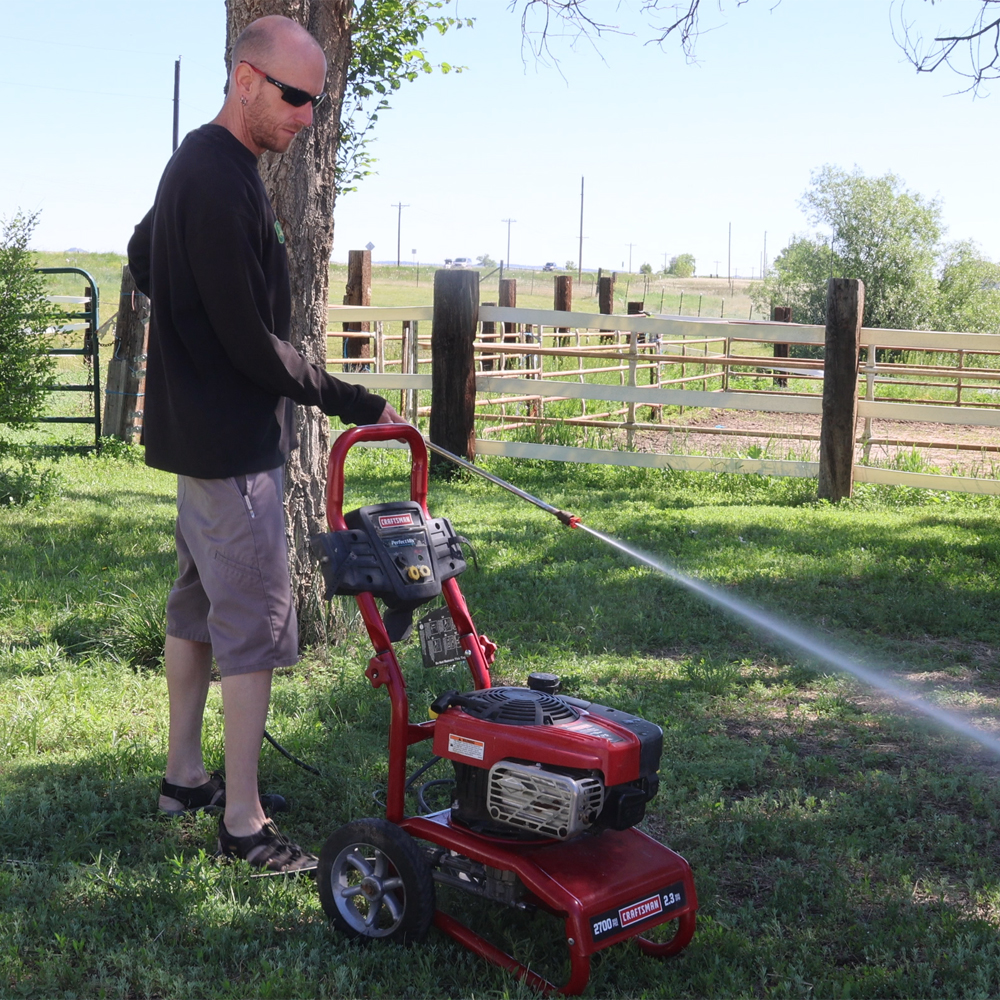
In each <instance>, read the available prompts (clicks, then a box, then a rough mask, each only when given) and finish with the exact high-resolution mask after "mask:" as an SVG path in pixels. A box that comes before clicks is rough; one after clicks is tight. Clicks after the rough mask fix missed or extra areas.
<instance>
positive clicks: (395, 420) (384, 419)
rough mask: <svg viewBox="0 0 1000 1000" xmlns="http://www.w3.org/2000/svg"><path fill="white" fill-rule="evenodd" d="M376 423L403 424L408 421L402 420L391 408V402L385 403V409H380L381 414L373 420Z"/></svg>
mask: <svg viewBox="0 0 1000 1000" xmlns="http://www.w3.org/2000/svg"><path fill="white" fill-rule="evenodd" d="M375 423H377V424H405V423H408V421H407V420H404V419H403V418H402V417H401V416H400V415H399V414H398V413H397V412H396V410H395V409H394V408H393V406H392V404H391V403H386V404H385V409H384V410H383V411H382V416H380V417H379V418H378V420H376V421H375Z"/></svg>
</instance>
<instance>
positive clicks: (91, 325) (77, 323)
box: [35, 267, 101, 452]
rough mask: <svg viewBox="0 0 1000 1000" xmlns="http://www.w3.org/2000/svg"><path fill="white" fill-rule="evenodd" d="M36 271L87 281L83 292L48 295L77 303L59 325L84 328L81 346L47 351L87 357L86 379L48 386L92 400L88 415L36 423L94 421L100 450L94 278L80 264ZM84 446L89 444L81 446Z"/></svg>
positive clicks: (64, 328)
mask: <svg viewBox="0 0 1000 1000" xmlns="http://www.w3.org/2000/svg"><path fill="white" fill-rule="evenodd" d="M35 270H36V271H37V272H38V273H39V274H79V275H80V276H81V277H83V278H84V279H86V282H87V285H86V287H85V288H84V290H83V295H50V296H49V297H48V298H49V301H50V302H55V303H58V304H60V305H69V306H80V307H81V308H80V311H79V312H68V313H67V314H66V320H67V322H66V323H65V324H64V325H63V326H62V327H60V328H59V329H60V332H63V333H65V332H68V331H71V330H83V346H82V347H54V348H52V350H50V351H49V354H50V355H52V356H59V357H64V356H66V355H77V356H79V357H82V358H83V359H84V362H85V365H86V363H87V362H88V361H89V365H87V367H89V369H90V375H89V379H90V380H89V382H86V383H83V384H72V383H54V384H53V385H52V386H51V389H52V391H53V392H82V393H87V394H88V396H89V397H90V399H91V401H92V410H93V413H92V415H91V416H88V417H39V418H38V422H39V423H48V424H93V425H94V445H93V447H94V448H95V449H96V450H97V451H98V452H99V451H100V450H101V386H100V382H101V359H100V354H99V345H98V340H97V337H98V330H99V329H100V325H101V324H100V315H99V305H100V303H99V295H98V289H97V282H96V281H94V279H93V278H92V277H91V276H90V275H89V274H88V273H87V272H86V271H84V270H83V269H82V268H79V267H36V268H35ZM64 447H66V448H76V447H80V446H79V445H65V446H64ZM83 447H85V448H87V449H89V448H90V446H89V445H85V446H83Z"/></svg>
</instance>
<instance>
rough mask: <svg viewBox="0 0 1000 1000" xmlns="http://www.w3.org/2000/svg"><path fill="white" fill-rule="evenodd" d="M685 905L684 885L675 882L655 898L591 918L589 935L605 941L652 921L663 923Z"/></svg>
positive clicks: (648, 897)
mask: <svg viewBox="0 0 1000 1000" xmlns="http://www.w3.org/2000/svg"><path fill="white" fill-rule="evenodd" d="M682 906H684V883H683V882H675V883H674V884H673V885H668V886H667V887H666V888H665V889H661V890H660V891H659V892H656V893H653V894H652V895H649V896H645V897H644V898H642V899H637V900H635V901H634V902H631V903H627V904H626V905H625V906H620V907H617V908H616V909H614V910H605V912H604V913H598V914H597V915H596V916H593V917H591V918H590V933H591V935H592V936H593V939H594V941H595V942H600V941H604V940H605V939H607V938H611V937H616V936H618V935H620V934H622V933H624V932H627V931H628V930H629V928H631V927H637V926H639V925H640V924H645V923H647V922H650V921H652V922H654V923H660V922H661V921H663V920H665V919H668V918H669V915H670V914H671V913H672V912H673V911H675V910H678V909H680V908H681V907H682Z"/></svg>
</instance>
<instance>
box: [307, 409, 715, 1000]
mask: <svg viewBox="0 0 1000 1000" xmlns="http://www.w3.org/2000/svg"><path fill="white" fill-rule="evenodd" d="M392 440H395V441H402V442H404V443H405V444H407V445H409V448H410V454H411V459H412V465H411V469H410V499H411V500H415V501H416V502H417V503H419V504H420V506H421V508H422V510H423V511H424V514H425V515H426V516H427V517H428V518H429V517H430V514H429V512H428V510H427V471H428V462H427V446H426V445H425V444H424V440H423V438H422V437H421V435H420V432H419V431H418V430H417V429H416V428H415V427H412V426H411V425H410V424H369V425H367V426H360V427H354V428H351V429H350V430H347V431H344V432H343V433H342V434H341V435H340V436H339V437H338V438H337V440H336V441H335V442H334V445H333V448H332V449H331V451H330V458H329V461H328V463H327V487H326V514H327V523H328V524H329V526H330V530H331V531H342V530H344V529H346V528H347V523H346V522H345V520H344V514H343V502H344V461H345V459H346V457H347V453H348V451H350V449H351V447H352V446H353V445H355V444H357V443H358V442H360V441H392ZM441 592H442V595H443V597H444V600H445V603H446V604H447V606H448V610H449V612H450V613H451V617H452V620H453V621H454V623H455V627H456V629H457V631H458V634H459V639H460V642H461V645H462V649H463V650H464V652H465V658H466V662H467V663H468V666H469V671H470V673H471V674H472V680H473V683H474V684H475V686H476V688H488V687H489V686H490V674H489V666H490V664H491V663H492V662H493V656H494V653H495V652H496V646H495V645H494V644H493V643H492V642H490V640H489V639H487V638H486V636H481V635H480V634H479V633H478V632H477V631H476V627H475V625H474V624H473V622H472V618H471V616H470V614H469V609H468V607H467V606H466V603H465V598H464V597H463V596H462V592H461V591H460V590H459V587H458V582H457V580H455V579H454V578H453V579H451V580H446V581H444V583H443V584H442V587H441ZM355 599H356V600H357V603H358V608H359V609H360V611H361V617H362V618H363V620H364V623H365V629H366V630H367V632H368V636H369V638H370V639H371V642H372V646H373V647H374V649H375V655H374V656H373V657H372V658H371V659H370V660H369V661H368V668H367V670H366V671H365V675H366V676H367V677H368V679H369V681H370V682H371V685H372V687H374V688H379V687H383V686H385V687H386V688H387V689H388V694H389V701H390V704H391V709H392V712H391V718H390V722H389V787H388V793H387V797H386V810H385V812H386V819H388V820H389V821H390V822H393V823H397V824H399V825H400V826H401V827H402V828H403V829H404V830H406V831H407V832H408V833H410V835H411V836H414V837H417V838H419V839H423V840H428V841H430V842H431V843H434V844H437V845H439V846H441V847H446V848H449V849H451V850H458V851H459V853H462V854H466V855H467V856H471V857H474V858H477V859H478V860H480V861H482V862H485V863H486V864H490V865H493V866H495V867H499V868H504V869H513V870H515V871H516V872H517V873H518V875H519V877H520V878H521V879H522V881H523V882H524V884H525V886H526V888H527V889H528V891H529V892H530V893H531V894H532V896H534V897H535V899H536V901H538V902H539V903H540V904H542V905H543V906H544V908H546V909H549V910H551V911H552V912H553V913H559V914H562V915H564V916H565V920H566V943H567V947H568V948H569V957H570V977H569V979H568V980H567V982H566V983H565V985H563V986H562V987H556V986H554V985H553V984H552V983H550V982H549V981H548V980H547V979H544V978H543V977H542V976H539V975H538V974H537V973H535V972H532V971H531V970H530V969H528V968H527V966H525V965H522V964H521V963H520V962H518V961H517V960H516V959H515V958H512V957H511V956H510V955H507V954H506V953H505V952H503V951H501V950H500V949H499V948H497V947H495V946H494V945H493V944H491V943H490V942H489V941H487V940H486V939H485V938H483V937H481V936H480V935H478V934H476V933H475V932H474V931H472V930H470V929H469V928H468V927H465V926H463V925H462V924H460V923H459V922H458V921H457V920H455V919H454V918H452V917H450V916H448V914H446V913H442V912H441V911H440V910H439V911H437V912H436V913H435V915H434V923H435V925H436V926H437V927H438V928H439V929H440V930H442V931H444V933H446V934H448V935H449V936H450V937H452V938H454V939H455V940H456V941H458V942H459V943H460V944H462V945H464V946H465V947H466V948H469V949H470V950H471V951H473V952H475V953H476V954H477V955H479V956H480V957H481V958H484V959H486V960H487V961H489V962H492V963H493V964H495V965H498V966H499V967H500V968H502V969H506V970H507V971H508V972H512V973H514V974H515V975H516V976H518V978H520V979H522V980H524V981H525V982H526V983H528V984H529V985H530V986H533V987H534V988H535V989H537V990H540V991H541V992H542V993H543V994H550V993H555V992H559V993H562V994H564V995H566V996H572V995H575V994H577V993H580V992H582V991H583V989H584V988H585V987H586V985H587V981H588V980H589V978H590V954H591V953H592V952H593V951H594V950H597V949H595V948H594V946H593V945H588V944H587V943H586V942H587V940H588V938H587V935H588V933H589V925H588V918H587V916H586V915H585V912H584V909H583V907H582V905H581V902H580V900H579V899H577V898H576V897H575V896H574V895H573V894H572V893H571V892H569V891H568V890H567V889H566V888H565V887H564V886H563V885H561V884H560V883H559V881H557V880H556V879H555V878H553V877H552V876H550V875H549V874H548V873H547V872H546V871H545V870H544V869H543V868H541V867H539V866H538V865H537V864H535V863H533V862H532V861H531V860H530V858H529V857H527V856H523V855H521V854H518V853H517V852H515V851H511V850H510V848H509V846H507V845H506V844H503V845H501V844H494V843H492V842H491V841H490V840H489V838H483V837H477V836H476V835H475V834H473V833H471V832H469V831H466V830H465V829H458V828H455V827H452V826H451V825H450V822H449V821H448V820H447V819H446V818H445V817H444V816H441V815H438V816H436V818H432V817H425V816H410V817H407V816H406V815H405V792H406V749H407V747H408V746H410V744H412V743H418V742H420V741H421V740H426V739H430V738H431V737H433V735H434V721H429V722H422V723H419V724H417V723H411V722H410V721H409V702H408V700H407V697H406V682H405V680H404V679H403V672H402V669H401V668H400V665H399V661H398V659H397V658H396V653H395V650H394V649H393V647H392V642H391V641H390V639H389V635H388V633H387V631H386V628H385V623H384V622H383V621H382V615H381V614H380V613H379V610H378V605H377V604H376V603H375V598H374V597H373V596H372V595H371V594H368V593H366V594H358V595H357V597H356V598H355ZM623 836H634V837H636V838H641V840H642V841H644V842H645V841H648V840H649V838H647V837H646V836H645V835H644V834H640V833H639V832H638V831H626V832H625V834H623ZM630 843H631V842H630ZM651 843H653V844H655V842H651ZM655 846H656V848H657V850H658V851H659V852H661V853H665V855H670V857H671V858H677V860H678V861H679V862H680V864H681V865H682V866H683V867H684V869H686V872H687V874H686V876H685V880H686V881H687V882H688V883H689V894H690V897H691V902H690V904H689V906H688V909H687V910H686V911H685V912H682V913H680V914H679V915H678V918H677V933H676V934H675V935H674V937H673V938H672V939H671V940H670V941H667V942H664V943H657V942H653V941H649V940H647V939H645V938H643V937H641V936H639V937H637V943H638V945H639V948H640V949H641V950H642V951H643V953H645V954H647V955H654V956H660V957H666V956H668V955H674V954H676V953H677V952H679V951H681V949H683V948H684V947H685V946H686V945H687V944H688V942H689V941H690V940H691V937H692V935H693V934H694V926H695V911H696V909H697V901H696V899H695V896H694V884H693V882H690V869H689V868H687V863H686V862H684V861H683V859H681V858H678V857H677V855H674V854H673V852H672V851H669V850H668V848H666V847H663V846H662V845H660V844H655ZM672 863H673V862H670V864H672ZM628 936H635V935H628ZM622 939H626V938H625V937H624V936H623V938H622ZM608 943H615V941H609V942H608ZM598 947H605V945H604V944H601V945H599V946H598Z"/></svg>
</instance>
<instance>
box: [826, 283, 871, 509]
mask: <svg viewBox="0 0 1000 1000" xmlns="http://www.w3.org/2000/svg"><path fill="white" fill-rule="evenodd" d="M864 311H865V286H864V282H862V281H859V280H858V279H857V278H831V279H830V281H829V283H828V284H827V291H826V349H825V353H824V360H823V421H822V424H821V425H820V432H819V498H820V499H821V500H831V501H832V502H833V503H837V502H838V501H840V500H842V499H843V498H844V497H850V495H851V491H852V489H853V487H854V437H855V425H856V424H857V416H858V353H859V347H860V343H861V317H862V316H863V315H864Z"/></svg>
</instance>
